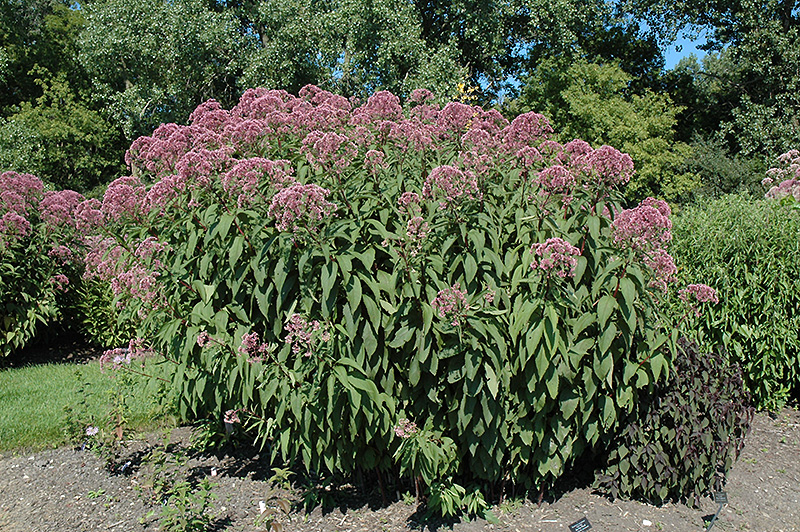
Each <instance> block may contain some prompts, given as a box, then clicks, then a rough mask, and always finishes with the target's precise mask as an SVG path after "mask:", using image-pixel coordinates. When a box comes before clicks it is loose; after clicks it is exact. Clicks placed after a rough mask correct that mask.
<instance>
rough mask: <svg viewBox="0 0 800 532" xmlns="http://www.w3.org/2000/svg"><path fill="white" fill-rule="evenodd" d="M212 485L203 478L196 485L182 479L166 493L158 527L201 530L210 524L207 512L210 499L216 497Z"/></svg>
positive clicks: (176, 530) (191, 531)
mask: <svg viewBox="0 0 800 532" xmlns="http://www.w3.org/2000/svg"><path fill="white" fill-rule="evenodd" d="M213 487H214V485H213V484H211V482H210V481H209V480H208V479H207V478H204V479H202V480H201V481H200V484H199V485H198V486H197V487H193V486H192V485H191V484H190V483H189V482H187V481H182V482H178V483H177V484H175V485H174V486H173V487H172V489H170V490H169V492H168V493H167V494H166V495H167V499H166V504H164V506H163V507H162V509H161V516H160V518H159V524H160V529H159V530H162V531H164V532H202V531H204V530H208V527H209V526H210V525H211V515H210V514H209V513H208V510H209V508H210V507H211V501H213V500H214V499H216V498H217V496H216V495H215V494H214V492H213V491H212V489H213Z"/></svg>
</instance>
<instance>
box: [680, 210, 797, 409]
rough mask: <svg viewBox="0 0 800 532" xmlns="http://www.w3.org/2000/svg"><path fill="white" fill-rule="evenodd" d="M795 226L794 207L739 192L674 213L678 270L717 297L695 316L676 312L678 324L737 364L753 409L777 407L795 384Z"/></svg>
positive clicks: (784, 400) (708, 346) (794, 389)
mask: <svg viewBox="0 0 800 532" xmlns="http://www.w3.org/2000/svg"><path fill="white" fill-rule="evenodd" d="M798 231H800V211H798V210H797V209H794V208H792V206H791V205H786V204H785V203H781V202H777V201H772V200H766V199H758V198H753V197H751V196H748V195H745V194H736V195H728V196H725V197H722V198H720V199H714V200H708V201H707V202H706V203H704V204H699V205H695V206H692V207H686V208H685V209H684V210H683V211H682V212H681V214H680V216H678V217H677V218H676V219H675V225H674V235H675V239H674V242H673V247H672V248H671V251H672V252H673V253H674V254H675V257H676V262H677V263H678V264H679V265H680V266H681V269H680V271H679V276H680V277H681V278H682V279H686V280H691V279H703V280H704V282H705V283H707V284H709V285H711V286H712V287H714V288H715V289H716V290H717V292H718V294H719V300H720V303H719V304H718V305H712V306H710V307H708V308H707V309H706V310H704V311H703V312H702V314H701V315H700V316H696V315H693V314H692V313H688V314H683V319H684V330H687V331H694V332H695V333H696V336H697V339H698V341H699V342H700V345H701V346H702V348H703V349H705V350H708V349H710V348H716V347H722V348H724V349H725V350H726V351H727V353H728V356H729V357H730V359H731V360H732V361H733V362H735V363H738V364H740V365H741V366H742V369H743V371H744V382H745V385H746V387H747V389H748V390H749V391H750V392H751V393H752V394H753V400H754V403H755V405H756V406H757V407H758V408H759V409H779V408H780V407H781V406H782V405H783V404H784V403H785V402H786V401H787V399H788V398H789V396H790V394H791V393H792V392H794V393H795V394H796V393H797V392H798V391H799V390H800V359H799V358H798V347H800V315H798V313H797V309H798V308H800V279H798V277H797V272H798V267H800V241H798V238H797V235H798ZM680 313H683V310H681V311H680Z"/></svg>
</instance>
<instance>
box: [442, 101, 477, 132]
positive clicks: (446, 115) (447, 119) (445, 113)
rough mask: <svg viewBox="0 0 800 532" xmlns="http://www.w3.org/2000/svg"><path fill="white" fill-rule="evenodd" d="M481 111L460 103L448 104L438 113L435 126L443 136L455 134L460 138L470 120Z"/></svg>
mask: <svg viewBox="0 0 800 532" xmlns="http://www.w3.org/2000/svg"><path fill="white" fill-rule="evenodd" d="M481 112H482V109H481V108H480V107H473V106H471V105H467V104H464V103H461V102H450V103H448V104H447V105H445V106H444V109H442V110H441V111H439V115H438V117H437V119H436V126H437V127H438V128H439V130H440V131H441V132H442V134H443V135H444V136H448V134H449V133H455V134H456V135H457V137H456V138H458V137H460V136H461V135H462V134H463V133H464V131H466V130H467V128H469V126H470V124H471V123H472V120H473V119H474V118H475V117H476V116H478V115H480V113H481Z"/></svg>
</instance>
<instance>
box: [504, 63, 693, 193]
mask: <svg viewBox="0 0 800 532" xmlns="http://www.w3.org/2000/svg"><path fill="white" fill-rule="evenodd" d="M632 81H633V78H632V77H631V76H630V75H629V74H627V73H625V72H624V71H623V70H622V68H620V67H619V66H617V65H616V64H614V63H602V64H601V63H591V62H587V61H586V60H577V61H572V60H571V61H567V62H563V61H556V60H547V61H543V62H542V63H540V64H539V65H537V67H536V69H535V70H534V71H533V72H532V74H531V75H530V76H529V77H528V78H527V79H526V81H525V85H524V86H523V89H522V94H521V96H520V98H519V100H517V101H516V102H514V104H513V105H514V107H515V108H516V109H518V110H521V111H528V110H534V111H536V112H539V113H542V114H544V115H545V116H547V117H548V118H549V119H550V120H552V121H553V126H554V128H555V130H556V131H558V132H559V138H560V139H561V140H562V141H563V142H567V141H569V140H572V139H573V138H579V139H583V140H585V141H587V142H589V143H590V144H592V145H593V146H600V145H602V144H608V145H611V146H615V147H618V148H619V149H620V150H622V151H624V152H626V153H628V154H630V156H631V157H632V158H633V161H634V163H635V165H636V175H634V177H633V178H632V179H631V182H630V184H629V185H628V187H627V189H626V192H625V194H626V196H627V198H628V199H630V200H634V199H636V200H641V199H643V198H645V197H648V196H653V197H661V198H666V199H668V200H671V201H674V200H677V199H678V198H680V197H682V196H685V195H686V194H688V193H689V192H691V191H692V190H693V189H694V188H696V187H697V186H698V177H697V175H695V174H693V173H691V172H687V171H686V169H685V163H686V159H687V158H688V157H689V156H690V154H691V148H690V147H689V146H688V145H687V144H685V143H683V142H677V141H675V140H674V128H675V126H676V122H677V121H676V116H677V114H678V113H679V112H680V111H681V108H680V107H677V106H675V105H674V104H673V103H672V101H671V100H670V98H669V96H667V95H665V94H657V93H654V92H652V91H650V90H648V89H645V90H643V91H642V93H641V94H635V93H633V94H632V93H631V91H630V85H631V82H632Z"/></svg>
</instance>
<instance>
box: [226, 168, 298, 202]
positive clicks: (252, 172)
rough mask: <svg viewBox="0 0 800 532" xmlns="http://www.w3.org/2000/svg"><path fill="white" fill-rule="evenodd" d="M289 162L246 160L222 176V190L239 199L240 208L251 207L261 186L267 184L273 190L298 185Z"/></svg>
mask: <svg viewBox="0 0 800 532" xmlns="http://www.w3.org/2000/svg"><path fill="white" fill-rule="evenodd" d="M292 172H293V168H292V165H291V163H290V162H289V161H286V160H279V161H271V160H269V159H264V158H261V157H255V158H252V159H245V160H242V161H239V162H237V163H236V165H235V166H234V167H233V168H231V169H230V170H229V171H227V172H226V173H225V174H223V176H222V179H221V181H222V188H223V190H225V192H227V193H228V194H229V195H230V196H232V197H235V198H236V199H237V204H238V205H239V207H242V206H244V205H250V204H252V203H254V202H255V201H256V199H257V198H258V197H259V185H260V184H261V183H266V184H267V185H268V186H270V187H272V188H277V189H280V188H284V187H286V186H287V185H293V184H295V183H296V181H295V179H294V177H293V176H292Z"/></svg>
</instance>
